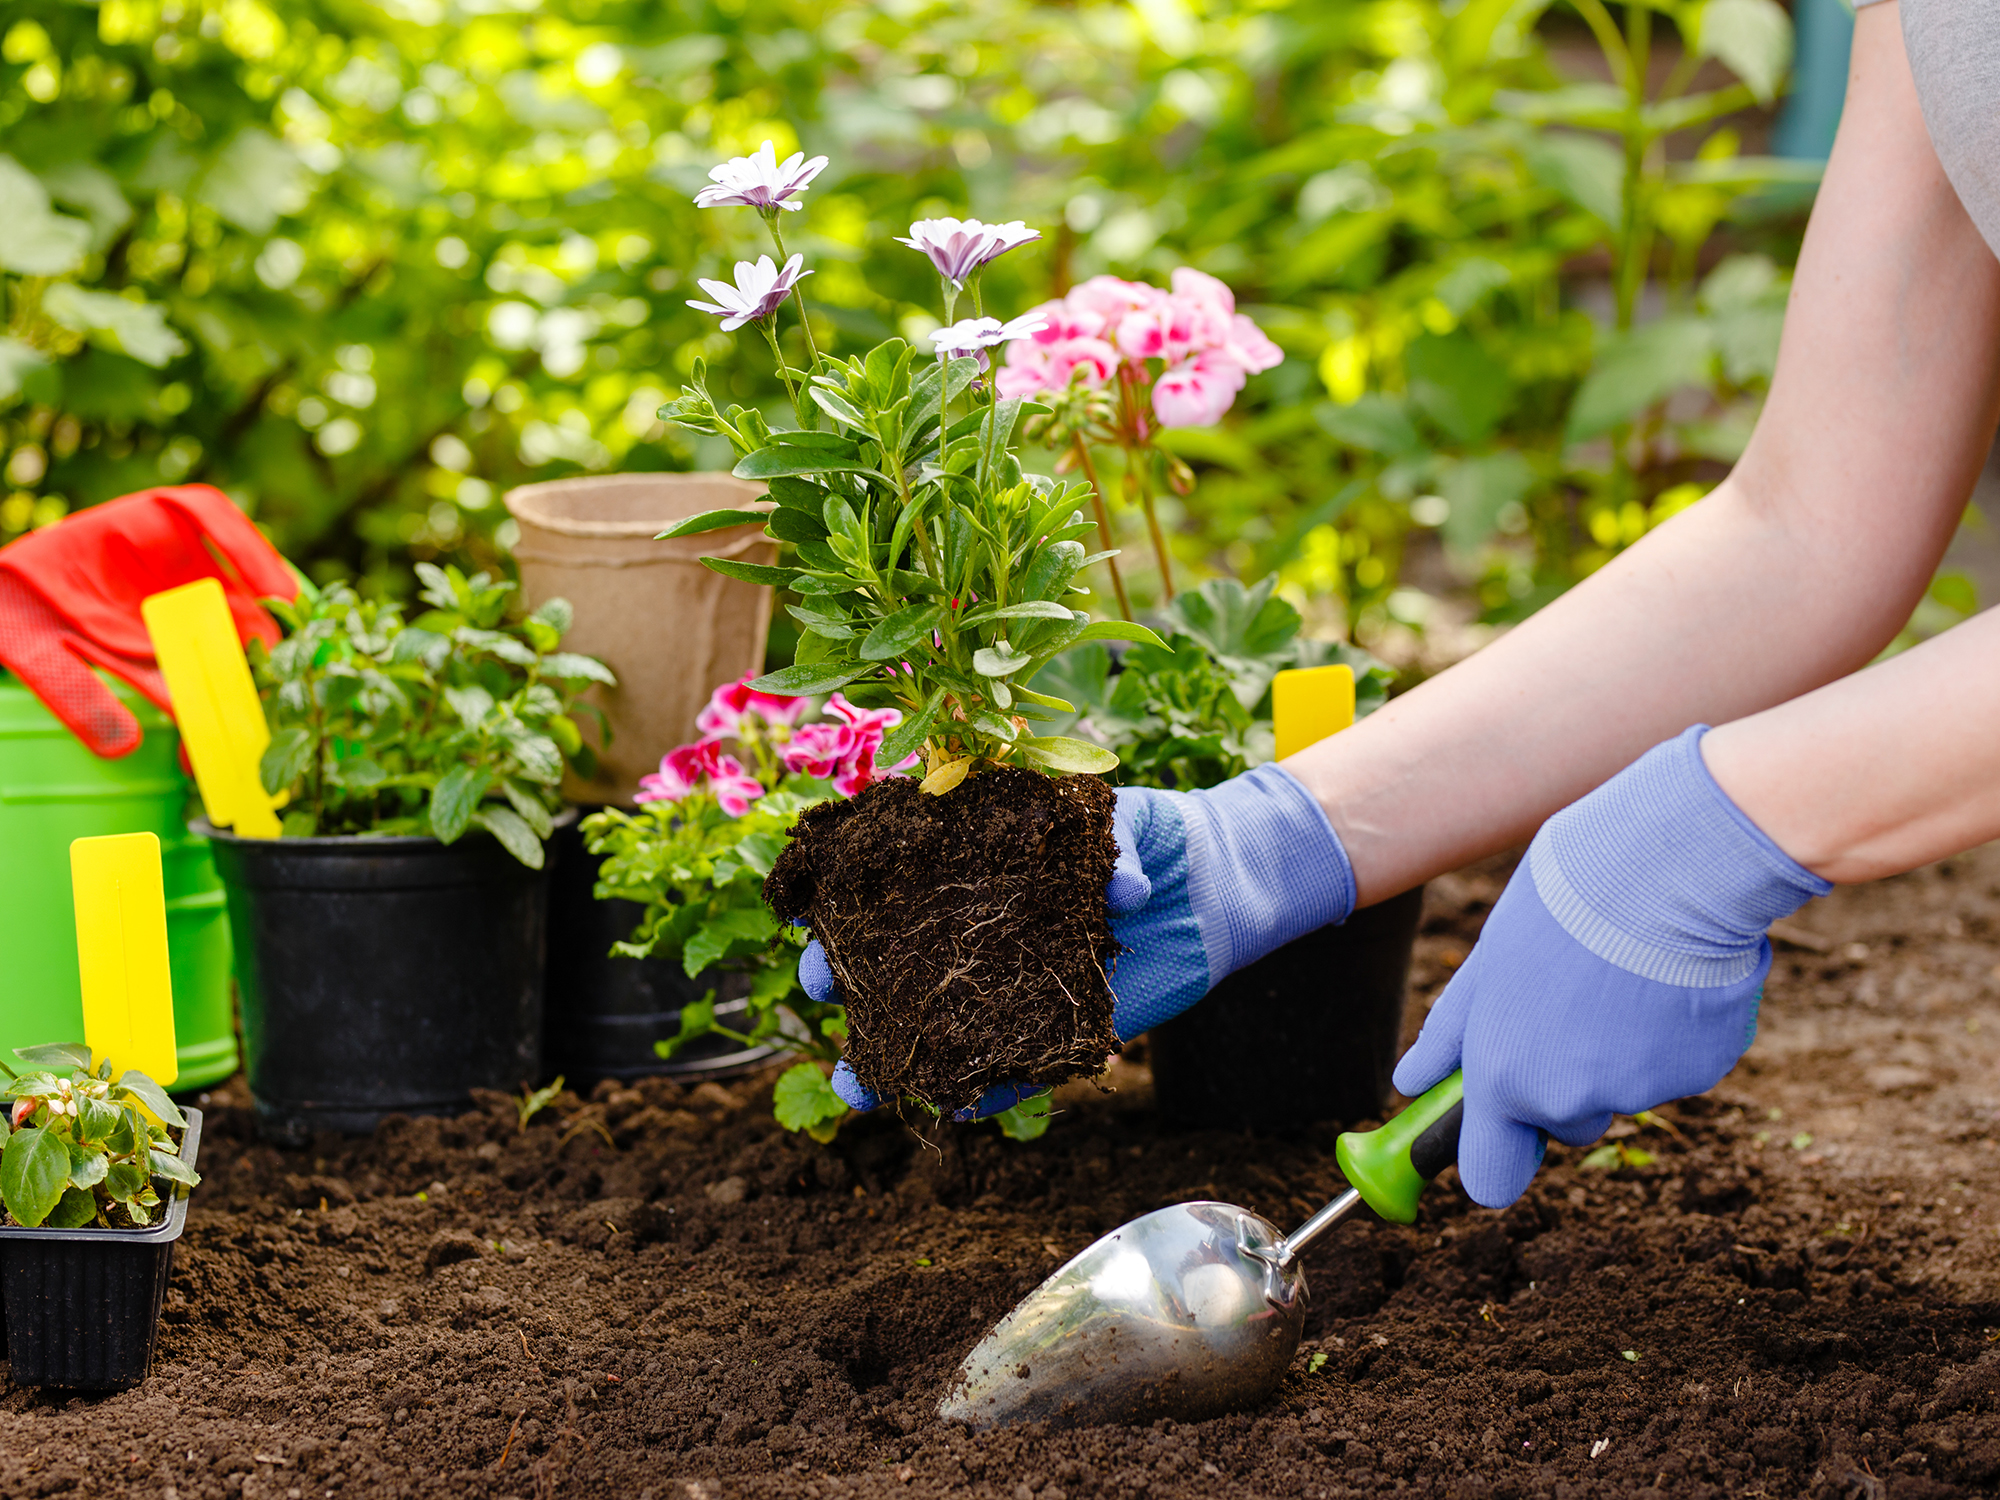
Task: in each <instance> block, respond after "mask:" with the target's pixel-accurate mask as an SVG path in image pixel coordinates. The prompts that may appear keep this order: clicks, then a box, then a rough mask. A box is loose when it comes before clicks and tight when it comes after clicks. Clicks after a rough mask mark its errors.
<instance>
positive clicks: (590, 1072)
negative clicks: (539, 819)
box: [542, 826, 778, 1084]
mask: <svg viewBox="0 0 2000 1500" xmlns="http://www.w3.org/2000/svg"><path fill="white" fill-rule="evenodd" d="M549 856H550V861H549V862H550V876H549V979H548V1003H547V1006H546V1020H545V1022H544V1025H543V1030H542V1056H543V1061H544V1064H545V1066H546V1068H547V1071H549V1072H550V1073H560V1074H562V1075H563V1077H565V1078H567V1079H568V1080H569V1081H570V1082H571V1083H572V1084H579V1083H582V1084H588V1083H590V1082H593V1081H595V1080H597V1079H600V1078H618V1079H631V1078H646V1077H650V1076H652V1075H655V1074H661V1073H670V1074H679V1075H699V1076H701V1077H705V1078H714V1077H718V1076H721V1075H724V1074H728V1073H732V1072H735V1071H737V1070H739V1069H743V1068H750V1067H754V1066H756V1065H757V1064H758V1063H761V1062H763V1061H764V1060H765V1059H767V1058H769V1057H771V1056H773V1055H774V1054H775V1053H776V1052H777V1050H778V1049H777V1048H776V1047H771V1046H763V1047H742V1046H739V1045H737V1044H736V1043H735V1042H732V1041H730V1040H729V1039H728V1038H726V1037H719V1036H709V1037H704V1038H702V1040H700V1041H698V1042H694V1043H691V1044H690V1045H689V1046H687V1047H685V1048H683V1049H682V1050H681V1051H680V1052H679V1053H678V1054H677V1055H676V1056H675V1057H674V1059H673V1060H672V1061H671V1062H669V1061H667V1060H666V1059H665V1058H662V1057H661V1056H660V1054H659V1053H658V1052H656V1051H655V1050H654V1043H656V1042H662V1041H665V1040H667V1039H669V1038H671V1037H676V1036H679V1035H680V1030H681V1007H682V1006H683V1005H689V1004H692V1003H693V1002H694V1001H697V1000H699V999H701V998H702V996H704V995H706V994H707V993H708V992H709V991H710V990H713V991H715V1002H716V1005H715V1013H716V1019H717V1020H718V1021H720V1022H721V1023H722V1024H723V1025H724V1026H727V1027H728V1028H729V1029H730V1030H731V1031H743V1030H747V1029H748V1027H749V1026H750V1024H751V1018H750V1007H749V1003H748V1001H747V1000H746V999H745V998H744V997H745V996H746V995H748V994H749V991H750V981H749V976H748V975H743V974H726V973H723V972H722V971H720V970H716V969H710V970H706V971H705V972H703V973H702V974H700V975H699V976H697V977H696V978H693V979H690V978H688V976H687V974H686V972H685V971H684V970H683V969H682V968H681V965H680V963H679V962H678V961H677V960H674V959H666V958H618V957H613V956H612V953H611V945H612V944H613V943H617V942H622V941H623V940H624V939H626V938H628V937H630V936H631V935H632V929H633V928H635V927H637V926H638V925H639V919H640V918H641V917H642V916H644V915H645V909H644V908H643V907H641V906H640V905H639V904H638V903H637V902H635V901H599V900H597V899H596V897H595V894H594V892H595V889H596V886H597V868H598V866H599V865H601V864H603V863H604V860H603V857H602V856H601V855H596V854H592V853H591V852H590V851H589V850H588V849H587V848H585V847H584V842H583V831H582V829H581V828H580V827H576V826H571V827H568V828H559V829H557V830H556V835H555V837H554V838H553V839H551V840H550V841H549Z"/></svg>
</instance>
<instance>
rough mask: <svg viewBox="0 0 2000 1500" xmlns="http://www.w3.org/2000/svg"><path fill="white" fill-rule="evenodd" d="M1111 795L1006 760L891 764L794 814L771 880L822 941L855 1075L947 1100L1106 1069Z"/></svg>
mask: <svg viewBox="0 0 2000 1500" xmlns="http://www.w3.org/2000/svg"><path fill="white" fill-rule="evenodd" d="M1111 810H1112V791H1111V788H1110V787H1109V786H1107V785H1106V784H1105V783H1104V782H1103V781H1101V780H1100V779H1098V778H1097V777H1095V776H1062V777H1051V776H1044V775H1042V774H1041V773H1040V772H1037V771H1027V770H1022V769H1019V768H1017V767H996V768H992V769H988V770H985V771H982V772H980V773H979V774H978V775H975V776H970V777H968V778H966V780H965V781H963V782H961V783H960V784H959V785H958V786H956V787H954V788H953V789H952V790H951V791H948V792H946V793H944V794H943V795H941V796H930V795H927V794H925V793H923V792H921V791H919V790H918V788H917V783H916V781H915V780H914V779H912V778H909V777H900V776H892V777H889V778H887V779H886V780H883V781H878V782H876V783H875V785H873V786H872V787H870V788H868V789H867V790H866V791H864V792H862V793H861V795H860V796H858V797H855V798H853V799H852V800H842V801H834V802H824V803H821V804H820V805H819V806H818V807H814V808H809V809H808V810H807V811H806V812H805V813H804V814H802V815H801V816H800V818H799V823H798V829H797V832H796V833H795V834H794V836H793V839H792V842H791V843H790V844H789V845H787V846H786V848H785V851H784V853H783V854H781V855H779V856H778V861H777V864H776V866H775V867H774V868H773V869H772V871H771V875H770V878H769V879H768V880H767V881H766V882H765V885H764V895H765V898H766V899H767V900H768V901H769V902H770V903H771V909H772V910H773V911H775V912H776V913H777V914H778V915H779V916H780V917H782V918H783V919H785V920H786V921H794V920H796V921H809V922H811V924H812V929H813V935H814V936H815V937H817V938H818V939H819V940H820V942H821V944H822V945H823V946H824V947H825V949H826V954H827V959H828V961H829V962H830V963H831V965H832V967H833V972H834V976H835V978H837V979H838V980H839V981H840V988H841V993H842V996H843V997H844V998H845V1000H846V1002H847V1045H846V1048H845V1053H846V1057H847V1062H848V1065H849V1066H850V1067H852V1068H853V1069H854V1072H855V1075H856V1076H857V1077H859V1078H860V1080H861V1081H862V1082H863V1083H865V1084H867V1085H868V1087H870V1088H871V1089H873V1090H875V1092H876V1093H877V1094H879V1095H881V1096H882V1097H884V1098H890V1099H893V1098H899V1097H901V1096H903V1095H909V1096H911V1097H914V1098H916V1099H919V1100H922V1101H923V1102H924V1103H926V1104H929V1105H931V1106H932V1107H933V1108H936V1109H939V1110H943V1111H947V1112H948V1111H951V1110H955V1109H962V1108H964V1107H965V1106H967V1105H969V1104H972V1103H974V1102H976V1101H977V1100H978V1098H979V1096H980V1095H981V1094H982V1093H984V1092H985V1091H986V1090H987V1089H988V1088H990V1087H992V1086H993V1085H994V1084H999V1083H1011V1082H1022V1081H1025V1082H1027V1083H1033V1084H1041V1085H1052V1084H1060V1083H1067V1082H1069V1081H1070V1080H1071V1079H1075V1078H1087V1077H1091V1076H1093V1075H1095V1074H1096V1073H1098V1072H1099V1071H1101V1070H1102V1068H1103V1065H1104V1057H1105V1054H1106V1053H1108V1052H1110V1051H1112V1050H1114V1049H1115V1048H1116V1047H1117V1045H1118V1037H1117V1034H1116V1033H1115V1032H1114V1031H1113V1030H1112V1029H1111V1010H1112V1005H1113V1000H1112V995H1111V987H1110V985H1109V984H1107V983H1106V982H1105V978H1104V969H1105V965H1106V964H1107V963H1109V962H1110V961H1111V959H1112V958H1113V957H1114V956H1115V955H1116V954H1117V952H1118V943H1117V940H1116V939H1115V938H1113V937H1112V935H1111V923H1110V920H1109V919H1108V917H1107V916H1106V915H1105V910H1104V887H1105V884H1106V882H1108V881H1109V880H1110V879H1111V869H1112V865H1113V864H1114V862H1115V861H1116V860H1117V857H1118V848H1117V844H1116V843H1115V841H1114V840H1113V838H1112V833H1111Z"/></svg>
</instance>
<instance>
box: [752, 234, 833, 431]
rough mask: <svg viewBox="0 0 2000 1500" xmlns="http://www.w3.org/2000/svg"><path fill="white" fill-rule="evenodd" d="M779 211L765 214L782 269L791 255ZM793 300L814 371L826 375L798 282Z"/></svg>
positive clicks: (795, 399) (780, 362) (781, 362)
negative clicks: (797, 310)
mask: <svg viewBox="0 0 2000 1500" xmlns="http://www.w3.org/2000/svg"><path fill="white" fill-rule="evenodd" d="M779 213H780V210H778V209H775V208H774V209H772V210H771V211H770V212H769V213H767V214H766V215H765V216H764V227H765V228H767V229H769V230H770V231H771V243H772V244H774V245H776V246H777V247H778V269H779V270H781V271H782V270H783V269H784V268H785V262H786V261H788V260H790V259H791V257H790V256H789V255H787V254H786V253H785V237H784V236H783V235H782V234H780V233H779V232H778V214H779ZM792 300H793V301H794V302H796V303H798V305H799V332H800V333H803V334H804V335H805V336H806V352H807V353H809V354H810V355H812V362H813V373H814V374H816V375H824V374H825V373H826V361H825V360H824V359H822V358H820V352H819V345H817V344H815V343H814V342H813V327H812V319H811V318H809V317H807V316H806V296H805V293H804V292H802V291H800V290H799V286H798V283H797V282H793V283H792ZM777 342H778V341H777V337H776V335H775V334H774V335H773V336H772V339H771V346H772V347H773V348H776V347H777ZM784 367H785V361H784V358H783V356H780V357H779V359H778V368H779V369H780V370H782V369H784ZM792 404H793V405H794V406H796V405H797V404H798V397H796V396H794V397H793V398H792Z"/></svg>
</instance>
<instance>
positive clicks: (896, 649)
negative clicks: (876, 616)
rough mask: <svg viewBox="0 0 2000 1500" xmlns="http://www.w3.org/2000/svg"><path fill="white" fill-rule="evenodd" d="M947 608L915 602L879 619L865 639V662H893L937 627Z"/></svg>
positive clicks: (863, 652)
mask: <svg viewBox="0 0 2000 1500" xmlns="http://www.w3.org/2000/svg"><path fill="white" fill-rule="evenodd" d="M943 618H944V608H943V606H942V605H937V604H911V605H908V606H906V607H905V608H903V609H899V610H897V611H896V612H895V613H894V614H893V615H890V616H888V617H887V618H885V619H882V620H878V621H876V623H875V628H874V629H873V630H871V631H869V632H868V635H867V637H866V639H864V640H863V641H862V642H861V651H860V656H861V659H862V660H863V661H869V662H877V661H893V660H895V659H896V658H897V657H900V656H901V655H902V654H903V653H904V652H906V651H908V650H909V649H910V648H911V647H913V646H915V645H916V644H917V643H918V642H920V641H922V640H924V639H925V637H927V636H928V635H929V634H930V633H931V632H932V631H933V630H935V629H936V628H937V625H938V622H939V621H940V620H942V619H943Z"/></svg>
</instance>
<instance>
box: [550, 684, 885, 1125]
mask: <svg viewBox="0 0 2000 1500" xmlns="http://www.w3.org/2000/svg"><path fill="white" fill-rule="evenodd" d="M812 707H813V705H812V702H811V700H810V699H806V698H777V697H773V696H771V695H770V694H767V693H760V692H758V691H756V690H755V689H753V688H751V687H750V686H749V684H748V683H747V681H743V682H732V683H725V684H724V685H723V686H721V687H719V688H717V689H716V690H715V692H714V694H713V695H712V696H711V697H710V699H709V702H708V705H707V707H705V708H704V709H703V710H702V711H701V715H700V717H699V719H698V720H697V724H698V727H699V728H700V729H701V731H702V737H701V738H700V739H699V740H697V741H695V742H694V743H692V744H687V745H679V746H676V747H675V748H674V749H672V750H670V751H668V752H667V754H666V755H665V756H663V757H661V760H660V768H659V770H658V771H657V772H655V773H654V774H652V775H649V776H645V777H642V778H641V779H640V783H639V793H638V800H639V803H640V804H641V805H640V806H639V808H638V809H637V810H636V811H634V812H626V811H624V810H623V809H621V808H605V809H604V810H603V811H601V812H596V813H592V814H591V815H590V816H589V817H587V818H585V819H584V820H583V836H584V839H585V841H586V843H587V846H588V848H589V850H590V852H591V853H592V854H594V855H602V856H604V863H603V864H602V865H600V866H599V867H598V880H597V894H598V896H599V898H600V899H603V900H611V901H624V902H630V903H632V904H634V905H636V906H637V907H638V908H639V909H640V912H641V916H640V918H639V921H638V923H637V925H636V926H635V927H634V928H633V929H632V932H631V935H630V936H629V937H628V938H626V939H625V940H623V941H622V942H620V943H618V944H617V946H616V948H615V949H614V952H616V953H618V954H619V955H621V956H624V957H627V958H634V959H649V958H657V959H666V960H671V961H672V962H673V963H674V964H675V965H676V966H677V967H678V969H679V970H680V972H681V973H682V974H683V975H685V976H686V978H687V979H688V980H689V981H691V982H693V983H695V984H698V985H700V986H702V987H703V988H702V989H701V991H700V993H699V994H698V995H697V996H695V997H692V998H690V1000H689V1002H688V1003H687V1004H685V1005H683V1006H682V1007H681V1009H680V1012H679V1015H678V1018H677V1020H676V1028H675V1030H674V1032H673V1034H672V1035H668V1036H662V1037H660V1038H659V1039H658V1041H657V1042H656V1043H655V1044H654V1045H655V1048H656V1050H657V1052H658V1054H659V1056H660V1057H661V1058H663V1059H666V1060H669V1061H671V1060H672V1059H674V1058H676V1057H679V1056H681V1055H682V1054H683V1053H685V1052H686V1051H687V1050H688V1049H690V1048H695V1047H701V1046H703V1045H704V1044H705V1043H708V1042H710V1041H711V1040H718V1039H719V1040H720V1041H723V1042H725V1043H729V1044H732V1045H734V1046H735V1047H736V1048H737V1049H739V1051H738V1055H739V1056H745V1057H761V1056H767V1055H769V1054H770V1053H772V1052H775V1051H785V1052H792V1053H796V1054H798V1055H799V1061H798V1062H796V1063H794V1064H793V1065H792V1066H791V1067H790V1068H789V1069H787V1070H786V1071H785V1073H784V1074H783V1075H782V1076H781V1077H780V1078H779V1080H778V1084H777V1090H776V1094H775V1096H774V1099H773V1107H774V1113H775V1114H776V1116H777V1119H778V1123H779V1124H781V1125H783V1126H784V1127H785V1128H786V1129H787V1130H804V1131H806V1132H808V1133H809V1134H811V1135H812V1137H813V1138H814V1139H815V1140H818V1141H822V1142H824V1141H830V1140H832V1139H833V1135H834V1132H835V1131H836V1130H838V1129H839V1126H840V1120H841V1117H842V1116H844V1115H845V1114H846V1113H847V1106H846V1105H845V1104H843V1103H841V1101H840V1098H839V1096H838V1095H836V1094H835V1093H834V1092H833V1090H832V1088H830V1087H829V1086H828V1084H827V1081H826V1075H825V1072H824V1071H823V1068H822V1065H824V1066H825V1067H831V1066H832V1064H833V1063H834V1062H835V1061H836V1060H837V1059H838V1057H839V1054H840V1043H841V1041H842V1040H843V1039H844V1038H845V1036H846V1034H847V1032H846V1026H845V1017H844V1014H843V1012H842V1009H841V1007H840V1006H838V1005H832V1004H822V1003H819V1002H816V1001H814V1000H812V999H810V998H809V997H808V996H807V995H806V993H805V991H804V990H803V989H801V988H800V987H799V977H798V976H799V954H800V950H802V949H803V948H804V947H805V935H804V934H803V933H802V932H801V931H799V930H798V929H797V928H795V927H789V926H786V925H784V924H782V923H780V922H779V921H778V919H777V918H776V917H775V916H773V915H772V913H771V909H770V908H769V907H768V906H766V905H765V904H764V896H763V889H764V879H765V877H766V876H768V875H769V874H770V873H771V867H772V865H773V864H775V863H776V861H777V858H778V856H779V854H780V853H781V852H782V851H783V850H784V847H785V845H786V844H787V843H788V842H789V841H790V833H789V830H790V828H791V825H792V823H793V821H794V820H795V819H796V818H797V817H798V815H799V814H800V813H801V812H803V811H804V810H805V809H806V808H808V807H812V806H814V805H816V804H818V803H821V802H825V801H828V800H830V799H832V798H834V797H841V796H852V795H854V794H855V793H856V792H859V791H861V790H862V789H863V788H864V787H867V786H869V785H871V784H872V783H873V782H874V781H876V780H877V779H879V775H880V774H881V773H879V772H878V771H877V769H876V764H875V752H876V750H877V749H878V748H879V747H880V745H881V743H882V736H883V735H884V734H885V733H886V732H887V731H888V730H890V729H892V728H893V727H894V726H895V725H896V723H897V722H898V721H899V720H900V718H901V715H900V714H898V713H897V712H896V711H895V710H894V709H862V708H856V707H855V706H854V705H853V704H852V703H849V702H848V701H847V700H846V699H845V698H844V697H842V696H841V695H840V694H839V693H835V694H833V695H832V697H831V698H830V699H829V700H828V701H827V704H826V707H825V709H824V711H823V712H824V717H823V718H818V719H816V720H815V721H813V722H802V721H804V720H806V719H807V717H808V715H809V714H810V712H811V710H812ZM732 747H733V749H734V752H735V753H733V754H732V753H730V752H731V748H732Z"/></svg>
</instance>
